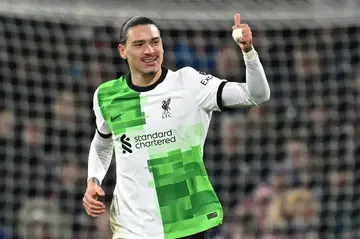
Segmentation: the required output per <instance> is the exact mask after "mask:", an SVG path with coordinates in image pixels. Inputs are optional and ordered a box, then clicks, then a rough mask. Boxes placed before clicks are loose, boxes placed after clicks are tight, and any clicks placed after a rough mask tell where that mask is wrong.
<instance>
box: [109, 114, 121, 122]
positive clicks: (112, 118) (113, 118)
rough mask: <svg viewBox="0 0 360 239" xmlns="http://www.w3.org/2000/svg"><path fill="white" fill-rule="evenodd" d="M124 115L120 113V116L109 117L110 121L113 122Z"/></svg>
mask: <svg viewBox="0 0 360 239" xmlns="http://www.w3.org/2000/svg"><path fill="white" fill-rule="evenodd" d="M123 114H124V113H121V114H119V115H117V116H111V118H110V120H111V121H114V120H116V119H117V118H119V117H120V116H122V115H123Z"/></svg>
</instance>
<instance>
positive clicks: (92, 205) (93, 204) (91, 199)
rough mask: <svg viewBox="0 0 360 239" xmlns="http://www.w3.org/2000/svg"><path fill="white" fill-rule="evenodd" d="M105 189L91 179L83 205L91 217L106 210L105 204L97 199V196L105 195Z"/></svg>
mask: <svg viewBox="0 0 360 239" xmlns="http://www.w3.org/2000/svg"><path fill="white" fill-rule="evenodd" d="M104 195H105V193H104V191H103V189H102V188H101V187H100V185H98V184H97V183H96V182H95V181H94V180H92V179H91V180H89V182H88V186H87V189H86V192H85V195H84V198H83V205H84V208H85V210H86V212H87V214H88V215H89V216H91V217H97V216H100V215H101V214H103V213H104V212H105V205H104V204H103V203H102V202H99V201H97V198H98V197H100V196H104Z"/></svg>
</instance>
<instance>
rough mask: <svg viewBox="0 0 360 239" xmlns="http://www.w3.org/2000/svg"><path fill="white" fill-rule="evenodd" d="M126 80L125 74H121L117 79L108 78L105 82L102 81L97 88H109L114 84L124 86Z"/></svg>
mask: <svg viewBox="0 0 360 239" xmlns="http://www.w3.org/2000/svg"><path fill="white" fill-rule="evenodd" d="M124 82H125V80H124V76H121V77H119V78H117V79H112V80H108V81H105V82H103V83H101V84H100V85H99V86H98V88H97V90H100V89H101V90H103V89H107V88H113V87H114V86H122V85H123V84H124Z"/></svg>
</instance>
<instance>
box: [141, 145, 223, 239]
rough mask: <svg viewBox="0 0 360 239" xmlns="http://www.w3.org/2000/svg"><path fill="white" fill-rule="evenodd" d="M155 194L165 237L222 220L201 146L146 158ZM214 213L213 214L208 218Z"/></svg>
mask: <svg viewBox="0 0 360 239" xmlns="http://www.w3.org/2000/svg"><path fill="white" fill-rule="evenodd" d="M148 167H149V170H150V172H151V173H152V174H153V178H154V184H155V188H156V192H157V196H158V202H159V206H160V213H161V217H162V221H163V225H164V234H165V238H178V237H183V236H186V235H191V234H195V233H198V232H201V231H204V230H207V229H209V228H212V227H214V226H216V225H219V224H221V222H222V217H223V212H222V208H221V205H220V203H219V200H218V198H217V196H216V194H215V192H214V190H213V188H212V186H211V184H210V181H209V179H208V176H207V173H206V170H205V166H204V163H203V161H202V153H201V146H200V145H199V146H195V147H192V148H191V150H188V151H185V152H182V151H181V150H174V151H171V152H168V155H167V156H166V157H160V158H153V157H151V160H149V161H148ZM212 213H216V215H217V216H216V217H214V218H208V215H209V214H212Z"/></svg>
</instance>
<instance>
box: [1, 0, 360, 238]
mask: <svg viewBox="0 0 360 239" xmlns="http://www.w3.org/2000/svg"><path fill="white" fill-rule="evenodd" d="M120 2H121V3H120ZM235 12H240V13H241V16H242V21H243V22H244V23H248V24H249V25H250V27H251V28H252V31H253V37H254V46H255V49H256V50H257V51H258V53H259V56H260V59H261V61H262V63H263V65H264V68H265V71H266V74H267V78H268V81H269V83H270V88H271V99H270V101H269V102H267V103H264V104H263V105H260V106H256V107H251V108H242V109H237V110H232V111H227V112H221V113H219V112H215V113H214V115H213V120H212V123H211V125H210V129H209V134H208V137H207V141H206V146H205V150H204V161H205V164H206V168H207V172H208V175H209V177H210V180H211V181H212V183H213V187H214V189H215V191H216V192H217V195H218V197H219V199H220V201H221V202H222V205H223V207H224V212H225V217H224V222H223V224H222V225H221V226H219V227H218V228H216V229H214V230H213V231H212V232H211V238H218V239H234V238H265V237H266V238H279V237H281V238H285V237H286V238H356V236H357V235H359V233H360V231H359V228H360V223H359V212H360V204H359V202H360V201H359V200H360V194H359V190H360V188H359V176H358V175H359V173H360V172H359V163H358V162H357V161H356V158H357V157H358V151H359V150H358V143H357V142H358V140H359V137H360V131H359V130H358V128H357V126H358V121H357V119H358V115H357V110H358V105H357V104H358V103H359V91H360V3H359V1H357V0H341V1H340V0H337V1H330V0H328V1H325V0H323V1H317V0H302V1H298V0H297V1H295V0H294V1H291V0H266V1H265V0H264V1H261V0H252V1H251V0H244V1H235V0H233V1H230V0H206V1H205V0H202V1H200V0H198V1H196V0H193V1H191V0H174V1H173V0H171V1H170V0H169V1H167V0H166V1H165V0H148V1H139V0H133V1H110V0H103V1H95V0H82V1H81V0H80V1H45V0H21V1H20V0H12V1H11V0H6V1H4V2H2V3H0V19H1V20H0V85H1V87H0V97H1V98H0V140H1V147H0V149H1V151H0V152H1V153H0V192H1V196H0V238H3V237H2V235H7V236H8V237H5V238H33V239H38V238H39V239H40V238H67V239H68V238H94V239H95V238H111V233H110V232H109V218H108V215H107V214H105V215H103V216H102V217H99V218H96V219H92V218H90V217H88V216H87V215H86V213H85V211H84V210H83V208H82V197H83V194H84V190H85V187H86V175H87V156H88V152H89V146H90V142H91V140H92V137H93V135H94V132H95V121H94V115H93V112H92V97H93V93H94V91H95V89H96V88H97V86H98V85H99V84H101V83H102V82H105V81H108V80H110V79H116V78H118V77H119V76H120V75H122V74H123V73H126V72H127V71H128V69H127V66H126V64H125V63H124V62H123V61H122V60H121V59H120V57H119V55H118V52H117V44H118V41H119V30H120V27H121V25H122V23H123V22H124V21H125V20H126V19H127V18H128V17H130V16H133V15H146V16H149V17H151V18H153V19H154V21H155V22H157V23H158V24H159V26H160V28H161V34H162V38H163V42H164V47H165V60H164V65H165V67H168V68H170V69H172V70H175V69H179V68H181V67H184V66H192V67H194V68H196V69H197V70H199V71H204V72H208V73H211V74H213V75H216V76H218V77H220V78H225V79H227V80H228V81H236V82H244V81H245V74H244V73H245V66H244V63H243V60H242V54H241V51H240V50H239V48H238V47H237V46H236V44H235V43H234V42H233V40H232V38H231V27H232V24H233V22H232V18H233V15H234V13H235ZM114 163H115V162H114V161H113V163H112V165H111V166H110V169H109V171H108V174H107V176H106V178H105V180H104V183H103V187H104V190H105V193H106V197H105V199H104V201H105V203H106V205H107V206H109V204H110V202H111V199H112V190H113V188H114V183H115V170H114ZM145 196H146V195H144V197H145ZM245 236H246V237H245Z"/></svg>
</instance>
